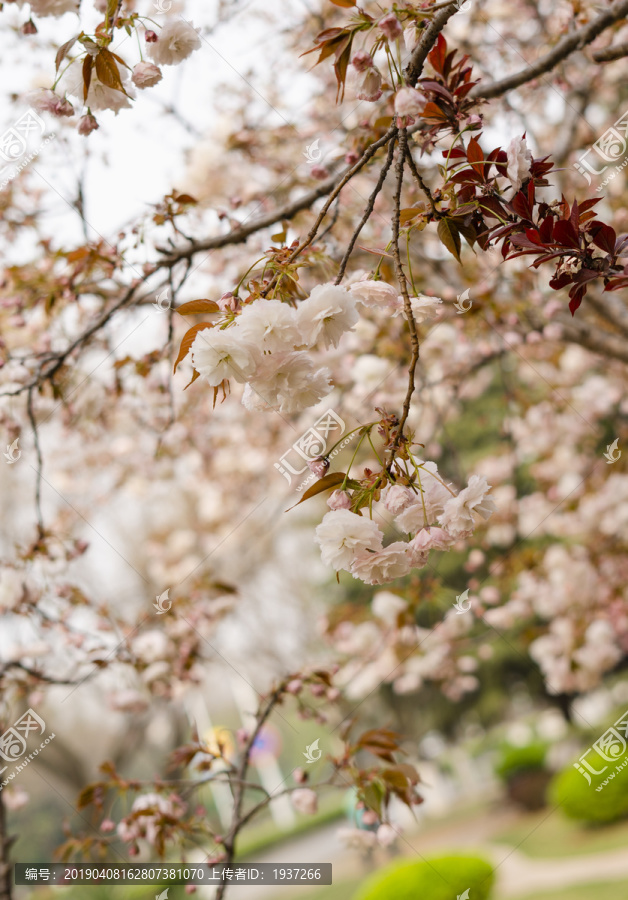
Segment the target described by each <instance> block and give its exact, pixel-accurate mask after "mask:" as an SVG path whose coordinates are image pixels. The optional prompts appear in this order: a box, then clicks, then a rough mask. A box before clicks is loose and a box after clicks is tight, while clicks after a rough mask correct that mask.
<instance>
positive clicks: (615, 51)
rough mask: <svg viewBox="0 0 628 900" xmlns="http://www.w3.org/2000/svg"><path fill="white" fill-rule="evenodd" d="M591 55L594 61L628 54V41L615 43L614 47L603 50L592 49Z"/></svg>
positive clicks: (604, 60) (613, 58)
mask: <svg viewBox="0 0 628 900" xmlns="http://www.w3.org/2000/svg"><path fill="white" fill-rule="evenodd" d="M591 56H592V57H593V59H594V61H595V62H596V63H604V62H612V61H613V60H615V59H622V58H623V57H624V56H628V43H623V44H615V46H614V47H607V48H606V49H605V50H594V51H593V53H592V54H591Z"/></svg>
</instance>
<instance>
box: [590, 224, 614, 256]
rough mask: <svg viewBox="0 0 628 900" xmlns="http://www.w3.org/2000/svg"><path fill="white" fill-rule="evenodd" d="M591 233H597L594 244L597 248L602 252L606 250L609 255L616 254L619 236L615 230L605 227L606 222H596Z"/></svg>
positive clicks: (608, 226)
mask: <svg viewBox="0 0 628 900" xmlns="http://www.w3.org/2000/svg"><path fill="white" fill-rule="evenodd" d="M591 233H592V234H593V233H595V237H594V238H593V243H594V244H595V246H596V247H599V248H600V250H605V251H606V252H607V253H614V252H615V243H616V242H617V234H616V233H615V229H614V228H611V226H610V225H605V224H604V222H596V224H595V225H594V226H592V228H591Z"/></svg>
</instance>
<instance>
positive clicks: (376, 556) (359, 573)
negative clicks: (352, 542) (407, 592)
mask: <svg viewBox="0 0 628 900" xmlns="http://www.w3.org/2000/svg"><path fill="white" fill-rule="evenodd" d="M411 565H412V559H411V555H410V554H409V553H408V545H407V544H406V543H405V542H404V541H395V542H394V543H393V544H389V545H388V547H384V549H383V550H378V551H377V552H376V553H361V554H359V555H358V556H356V557H355V559H354V560H353V562H352V563H351V574H352V575H353V577H354V578H359V579H360V581H363V582H364V583H365V584H386V583H387V582H389V581H393V580H394V579H395V578H401V577H402V576H404V575H407V574H408V572H409V571H410V568H411Z"/></svg>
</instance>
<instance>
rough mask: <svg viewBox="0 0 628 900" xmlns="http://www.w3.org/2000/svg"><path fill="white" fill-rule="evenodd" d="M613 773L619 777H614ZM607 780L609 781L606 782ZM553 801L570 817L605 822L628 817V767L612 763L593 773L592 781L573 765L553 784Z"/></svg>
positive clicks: (560, 774) (556, 778)
mask: <svg viewBox="0 0 628 900" xmlns="http://www.w3.org/2000/svg"><path fill="white" fill-rule="evenodd" d="M613 773H615V777H614V778H611V777H609V776H611V775H612V774H613ZM605 782H606V783H605ZM550 798H551V800H552V803H556V804H558V805H560V807H561V809H562V811H563V812H564V813H565V815H566V816H568V817H569V818H570V819H575V820H576V821H578V822H587V823H589V824H591V825H604V824H606V823H608V822H616V821H617V820H618V819H624V818H626V817H628V768H624V769H622V770H621V771H619V772H617V771H616V768H615V766H614V765H613V764H612V763H609V765H608V769H607V770H606V772H603V773H602V774H601V775H591V784H588V783H587V781H586V779H585V778H584V777H583V776H582V775H581V774H580V773H579V772H578V771H577V769H574V768H573V766H570V767H569V768H567V769H564V770H563V771H562V772H559V773H558V775H556V777H555V778H554V779H553V781H552V783H551V786H550Z"/></svg>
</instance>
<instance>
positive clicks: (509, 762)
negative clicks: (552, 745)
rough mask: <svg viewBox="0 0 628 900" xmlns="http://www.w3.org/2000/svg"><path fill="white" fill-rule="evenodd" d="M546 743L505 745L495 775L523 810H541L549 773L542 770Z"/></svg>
mask: <svg viewBox="0 0 628 900" xmlns="http://www.w3.org/2000/svg"><path fill="white" fill-rule="evenodd" d="M546 755H547V744H545V743H543V742H542V741H535V742H533V743H531V744H527V745H526V746H525V747H515V746H513V745H512V744H504V745H503V746H502V747H501V752H500V758H499V760H498V762H497V765H496V766H495V774H496V775H497V776H498V777H499V778H500V779H501V780H502V781H504V782H505V783H506V785H507V788H508V796H509V798H510V799H511V800H512V801H513V802H514V803H517V804H518V805H519V806H523V807H525V809H530V810H534V809H542V808H543V807H544V806H545V802H546V801H545V795H546V792H547V787H548V784H549V782H550V780H551V777H552V776H551V774H550V773H549V772H548V771H547V769H546V768H545V757H546Z"/></svg>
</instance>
